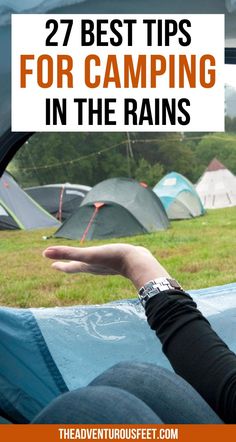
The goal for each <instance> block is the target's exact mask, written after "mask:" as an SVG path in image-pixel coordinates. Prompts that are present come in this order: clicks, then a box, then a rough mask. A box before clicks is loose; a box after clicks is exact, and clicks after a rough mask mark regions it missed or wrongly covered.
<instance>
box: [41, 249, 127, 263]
mask: <svg viewBox="0 0 236 442" xmlns="http://www.w3.org/2000/svg"><path fill="white" fill-rule="evenodd" d="M117 246H118V247H117ZM120 247H121V246H120V245H117V244H107V245H102V246H94V247H81V248H80V247H69V246H53V247H48V248H47V249H46V250H44V252H43V256H44V257H46V258H50V259H56V260H61V259H65V260H70V261H83V262H86V263H88V264H97V263H99V262H101V263H102V265H107V264H108V265H109V261H110V258H111V257H112V258H114V256H117V250H118V248H119V249H120ZM123 247H124V246H123Z"/></svg>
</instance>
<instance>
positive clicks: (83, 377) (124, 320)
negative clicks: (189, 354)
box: [0, 283, 236, 422]
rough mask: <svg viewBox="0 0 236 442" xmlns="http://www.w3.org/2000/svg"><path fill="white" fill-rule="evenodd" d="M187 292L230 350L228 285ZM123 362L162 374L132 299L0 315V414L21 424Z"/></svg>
mask: <svg viewBox="0 0 236 442" xmlns="http://www.w3.org/2000/svg"><path fill="white" fill-rule="evenodd" d="M189 293H190V294H191V295H192V296H193V298H194V299H195V301H196V302H197V303H198V307H199V308H200V310H201V311H202V312H203V314H205V315H206V316H207V318H208V320H209V321H210V323H211V324H212V326H213V328H214V329H215V330H216V332H217V333H218V334H219V335H220V336H221V337H222V339H224V340H225V342H226V343H227V344H228V345H229V347H230V348H231V350H232V351H236V340H235V339H234V333H233V330H235V326H236V283H233V284H227V285H224V286H217V287H210V288H206V289H201V290H195V291H190V292H189ZM127 360H131V361H144V362H150V363H156V364H159V365H161V366H163V367H168V368H170V364H169V362H168V360H167V359H166V357H165V355H164V354H163V353H162V350H161V344H160V343H159V341H158V340H157V338H156V336H155V334H154V332H153V331H151V330H150V328H149V326H148V324H147V322H146V317H145V314H144V310H143V308H142V307H141V305H140V303H139V302H138V301H137V300H136V299H132V300H122V301H117V302H112V303H108V304H101V305H90V306H73V307H55V308H45V309H44V308H38V309H30V310H27V309H25V310H22V309H15V308H1V309H0V361H1V363H0V411H1V413H0V414H1V415H3V417H5V418H7V419H8V420H10V421H13V422H20V421H21V422H26V421H28V420H30V419H32V418H33V417H34V415H35V414H36V413H37V412H38V411H39V410H40V409H42V408H43V407H44V406H45V405H46V404H47V403H49V402H50V401H51V400H52V399H53V398H54V397H56V396H58V395H59V394H61V393H62V392H64V391H67V390H68V389H69V390H73V389H76V388H79V387H81V386H85V385H87V384H88V383H89V382H90V381H91V380H92V379H94V378H95V377H96V376H97V375H99V374H100V373H102V372H103V371H104V370H105V369H107V368H109V367H111V366H112V365H114V364H115V363H118V362H121V361H127ZM170 369H171V368H170ZM4 413H5V414H4Z"/></svg>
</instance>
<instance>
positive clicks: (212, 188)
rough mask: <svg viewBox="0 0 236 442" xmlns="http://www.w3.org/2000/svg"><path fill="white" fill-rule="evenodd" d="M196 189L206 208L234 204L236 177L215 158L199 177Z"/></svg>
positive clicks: (235, 200) (235, 198) (235, 203)
mask: <svg viewBox="0 0 236 442" xmlns="http://www.w3.org/2000/svg"><path fill="white" fill-rule="evenodd" d="M196 190H197V192H198V193H199V195H200V198H201V200H202V203H203V205H204V207H205V208H206V209H220V208H223V207H231V206H236V177H235V176H234V175H233V174H232V172H230V170H228V169H227V168H226V167H225V166H224V165H223V164H222V163H220V161H218V160H217V159H216V158H214V159H213V160H212V161H211V163H210V164H209V166H208V167H207V169H206V171H205V172H204V173H203V175H202V176H201V178H200V179H199V181H198V183H197V184H196Z"/></svg>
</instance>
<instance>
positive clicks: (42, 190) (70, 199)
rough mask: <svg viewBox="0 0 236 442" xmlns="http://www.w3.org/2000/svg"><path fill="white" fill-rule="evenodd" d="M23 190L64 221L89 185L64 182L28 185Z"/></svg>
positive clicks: (87, 190) (88, 188)
mask: <svg viewBox="0 0 236 442" xmlns="http://www.w3.org/2000/svg"><path fill="white" fill-rule="evenodd" d="M24 190H25V192H26V193H27V194H28V195H29V196H30V197H31V198H33V199H34V200H35V201H37V203H38V204H40V206H42V207H43V208H44V209H45V210H47V212H49V213H51V215H53V216H55V217H56V218H58V219H59V221H65V219H67V218H69V217H70V216H71V214H72V213H73V211H74V210H75V209H76V208H78V207H79V206H80V204H81V202H82V200H83V198H84V197H85V195H86V194H87V193H88V192H89V191H90V190H91V187H90V186H84V185H82V184H81V185H80V184H69V183H65V184H48V185H45V186H35V187H28V188H26V189H24Z"/></svg>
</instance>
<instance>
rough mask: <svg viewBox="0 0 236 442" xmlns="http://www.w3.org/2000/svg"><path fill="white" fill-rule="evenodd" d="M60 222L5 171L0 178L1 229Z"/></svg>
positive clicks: (37, 226)
mask: <svg viewBox="0 0 236 442" xmlns="http://www.w3.org/2000/svg"><path fill="white" fill-rule="evenodd" d="M59 224H60V223H59V222H58V221H57V220H56V219H55V218H53V216H51V215H50V214H49V213H47V212H46V211H45V210H44V209H43V208H42V207H40V206H39V205H38V204H37V203H36V202H35V201H33V200H32V199H31V198H30V197H29V196H28V195H27V194H26V193H25V192H24V191H23V190H22V189H21V188H20V187H19V186H18V184H17V183H16V181H15V180H14V178H13V177H12V176H11V175H10V174H9V173H7V172H4V174H3V176H2V177H1V178H0V230H8V229H11V230H13V229H23V230H26V229H37V228H43V227H52V226H58V225H59Z"/></svg>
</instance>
